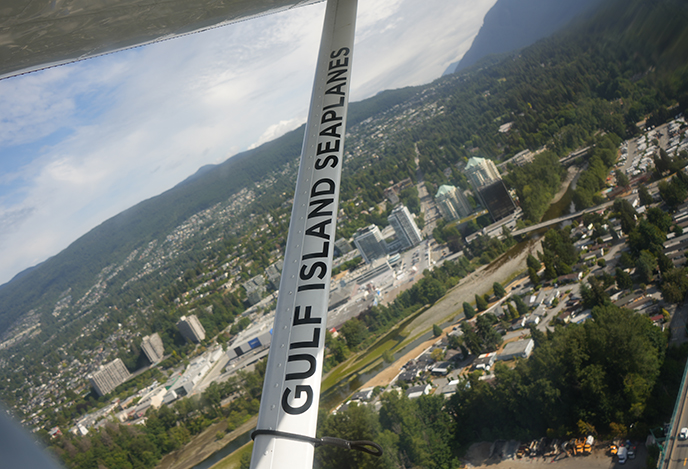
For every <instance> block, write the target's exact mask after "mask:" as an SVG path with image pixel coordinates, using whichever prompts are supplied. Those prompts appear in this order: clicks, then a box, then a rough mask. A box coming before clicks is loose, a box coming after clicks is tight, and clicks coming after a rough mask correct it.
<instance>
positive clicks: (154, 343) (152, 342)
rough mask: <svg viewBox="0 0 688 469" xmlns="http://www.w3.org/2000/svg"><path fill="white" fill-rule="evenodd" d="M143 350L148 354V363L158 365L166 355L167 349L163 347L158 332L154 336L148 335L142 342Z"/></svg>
mask: <svg viewBox="0 0 688 469" xmlns="http://www.w3.org/2000/svg"><path fill="white" fill-rule="evenodd" d="M141 350H143V353H145V354H146V357H147V358H148V361H149V362H151V363H152V364H154V363H158V362H159V361H160V360H162V357H163V356H164V355H165V347H164V346H163V345H162V339H161V338H160V336H159V335H158V333H157V332H156V333H155V334H153V335H147V336H146V337H144V338H143V341H142V342H141Z"/></svg>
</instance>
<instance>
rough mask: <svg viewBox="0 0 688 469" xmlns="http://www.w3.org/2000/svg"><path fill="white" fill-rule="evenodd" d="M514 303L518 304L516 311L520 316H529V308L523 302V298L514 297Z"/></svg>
mask: <svg viewBox="0 0 688 469" xmlns="http://www.w3.org/2000/svg"><path fill="white" fill-rule="evenodd" d="M512 298H513V300H514V303H515V304H516V311H517V312H518V315H519V316H524V315H526V314H528V306H527V305H526V303H525V302H524V301H523V298H521V297H520V296H518V295H514V296H512Z"/></svg>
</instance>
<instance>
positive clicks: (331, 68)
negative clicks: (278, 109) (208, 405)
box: [251, 0, 357, 469]
mask: <svg viewBox="0 0 688 469" xmlns="http://www.w3.org/2000/svg"><path fill="white" fill-rule="evenodd" d="M356 7H357V0H327V10H326V13H325V24H324V27H323V33H322V39H321V42H320V52H319V54H318V63H317V68H316V73H315V83H314V85H313V96H312V99H311V107H310V110H309V115H308V122H307V124H306V134H305V136H304V140H303V149H302V151H301V163H300V166H299V175H298V179H297V182H296V192H295V194H294V206H293V208H292V212H291V222H290V224H289V236H288V238H287V247H286V252H285V255H284V268H283V270H282V280H281V282H280V290H279V297H278V299H277V312H276V314H275V324H274V327H273V336H272V342H271V346H270V354H269V356H268V364H267V370H266V372H265V383H264V384H263V397H262V399H261V403H260V413H259V415H258V427H257V430H271V431H278V432H284V433H290V434H295V435H302V436H305V437H314V436H315V430H316V426H317V420H318V403H319V400H320V381H321V378H322V367H323V359H324V347H325V331H326V330H327V329H326V327H327V306H328V300H329V293H330V276H331V271H332V255H333V252H334V241H335V225H336V222H337V212H338V206H339V184H340V179H341V169H342V163H343V161H342V160H343V154H344V135H345V132H346V130H345V129H346V114H347V108H348V103H349V84H350V82H351V59H352V55H353V45H354V30H355V23H356ZM312 467H313V444H312V443H308V442H303V441H298V440H295V439H290V438H284V437H281V436H280V437H278V436H276V435H272V434H260V435H257V436H256V438H255V444H254V447H253V455H252V458H251V468H252V469H274V468H290V469H291V468H294V469H302V468H303V469H311V468H312Z"/></svg>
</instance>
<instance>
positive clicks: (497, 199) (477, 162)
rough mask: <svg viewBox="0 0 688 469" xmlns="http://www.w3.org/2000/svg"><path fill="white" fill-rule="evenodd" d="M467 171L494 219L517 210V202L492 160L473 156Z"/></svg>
mask: <svg viewBox="0 0 688 469" xmlns="http://www.w3.org/2000/svg"><path fill="white" fill-rule="evenodd" d="M466 173H467V175H468V179H469V180H470V181H471V184H473V188H474V192H475V194H476V195H477V196H478V198H479V199H480V203H481V204H482V206H483V207H484V208H486V209H487V210H488V211H489V212H490V216H491V217H492V220H493V221H497V220H501V219H502V218H504V217H507V216H509V215H510V214H512V213H514V212H515V211H516V204H514V201H513V199H512V198H511V195H510V194H509V191H508V190H507V189H506V186H504V182H503V181H502V177H501V176H500V175H499V171H498V170H497V167H496V166H495V164H494V163H493V162H492V161H491V160H488V159H485V158H471V159H470V160H468V164H467V165H466Z"/></svg>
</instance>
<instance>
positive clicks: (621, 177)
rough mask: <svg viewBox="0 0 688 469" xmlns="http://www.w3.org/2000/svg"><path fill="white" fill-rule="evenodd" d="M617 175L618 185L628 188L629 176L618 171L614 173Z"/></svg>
mask: <svg viewBox="0 0 688 469" xmlns="http://www.w3.org/2000/svg"><path fill="white" fill-rule="evenodd" d="M614 174H615V175H616V185H617V186H619V187H628V184H629V181H628V176H626V174H625V173H624V172H623V171H621V170H619V169H617V170H616V171H615V173H614Z"/></svg>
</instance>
